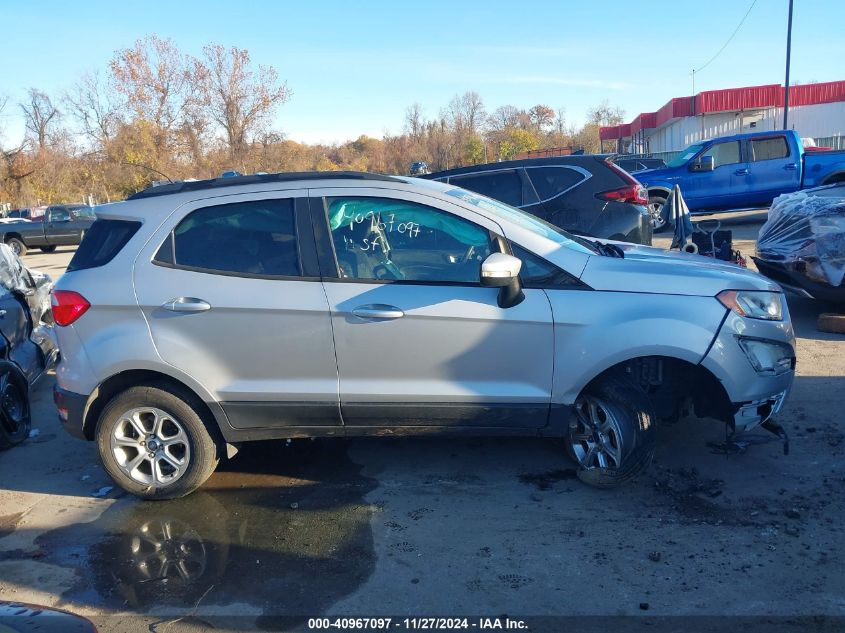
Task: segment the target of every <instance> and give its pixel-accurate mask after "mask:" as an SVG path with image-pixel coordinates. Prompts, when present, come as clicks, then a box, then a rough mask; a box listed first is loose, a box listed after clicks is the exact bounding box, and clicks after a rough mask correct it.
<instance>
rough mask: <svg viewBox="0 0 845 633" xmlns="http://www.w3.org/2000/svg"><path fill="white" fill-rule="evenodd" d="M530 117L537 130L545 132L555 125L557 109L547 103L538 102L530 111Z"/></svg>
mask: <svg viewBox="0 0 845 633" xmlns="http://www.w3.org/2000/svg"><path fill="white" fill-rule="evenodd" d="M528 119H529V120H530V121H531V125H532V126H533V127H534V128H535V129H536V131H537V132H540V133H543V134H545V133H547V132H549V131H550V130H551V129H552V128H553V126H554V122H555V111H554V110H552V109H551V108H550V107H549V106H547V105H543V104H537V105H535V106H534V107H533V108H531V109H530V110H529V111H528Z"/></svg>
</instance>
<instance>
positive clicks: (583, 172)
mask: <svg viewBox="0 0 845 633" xmlns="http://www.w3.org/2000/svg"><path fill="white" fill-rule="evenodd" d="M548 167H559V168H563V169H571V170H572V171H575V172H578V173H579V174H581V175H582V176H584V177H583V178H582V179H581V180H579V181H578V182H576V183H575V184H574V185H572V186H571V187H567V188H566V189H564V190H563V191H561V192H560V193H556V194H555V195H553V196H552V197H551V198H540V196H539V194H538V195H537V199H538V202H531V203H529V204H520V205H519V206H518V207H517V209H524V208H526V207H533V206H535V205H538V204H545V203H546V202H551V201H552V200H555V199H556V198H560V197H561V196H562V195H564V194H566V193H569V192H570V191H572V190H573V189H575V188H576V187H580V186H581V185H583V184H584V183H585V182H587V181H588V180H589V179H590V178H592V177H593V174H592V172H590V170H589V169H584V168H583V167H581V166H580V165H561V164H560V163H555V164H551V165H521V166H519V167H506V168H501V169H481V170H478V171H468V172H461V173H460V174H450V175H449V176H443V177H442V178H435V180H437V181H439V182H446V183H447V184H450V185H452V184H454V185H455V186H456V187H460V184H458V183H453V182H452V178H461V177H463V176H477V175H482V174H495V173H498V172H503V171H517V172H518V171H519V170H521V169H546V168H548ZM517 175H518V174H517ZM526 175H528V174H527V172H526ZM528 181H529V183H530V184H531V186H532V187H534V182H533V181H532V180H531V176H530V175H528ZM534 192H535V193H536V189H535V191H534ZM482 195H483V194H482Z"/></svg>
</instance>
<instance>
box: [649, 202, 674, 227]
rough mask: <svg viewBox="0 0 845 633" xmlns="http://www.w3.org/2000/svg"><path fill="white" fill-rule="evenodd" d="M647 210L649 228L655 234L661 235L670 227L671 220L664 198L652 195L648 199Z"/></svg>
mask: <svg viewBox="0 0 845 633" xmlns="http://www.w3.org/2000/svg"><path fill="white" fill-rule="evenodd" d="M648 210H649V213H651V227H652V229H653V230H654V232H655V233H662V232H663V231H666V230H668V229H670V228H671V227H672V220H671V218H670V217H669V216H668V212H669V209H668V208H667V206H666V198H664V197H663V196H658V195H653V196H649V198H648Z"/></svg>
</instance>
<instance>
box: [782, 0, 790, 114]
mask: <svg viewBox="0 0 845 633" xmlns="http://www.w3.org/2000/svg"><path fill="white" fill-rule="evenodd" d="M791 55H792V0H789V21H788V22H787V26H786V81H785V82H784V84H785V85H784V87H783V129H784V130H788V129H789V127H788V125H789V58H790V56H791Z"/></svg>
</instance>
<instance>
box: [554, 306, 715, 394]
mask: <svg viewBox="0 0 845 633" xmlns="http://www.w3.org/2000/svg"><path fill="white" fill-rule="evenodd" d="M547 294H548V296H549V300H550V302H551V304H552V312H553V316H554V320H555V369H554V379H553V387H552V390H553V391H552V401H553V402H554V403H559V404H572V403H574V402H575V399H576V398H577V397H578V394H580V393H581V391H582V390H583V389H584V387H586V386H587V385H588V384H589V383H590V381H592V380H593V379H594V378H595V377H596V376H598V375H599V374H601V373H602V372H604V371H606V370H607V369H610V368H611V367H614V366H616V365H619V364H620V363H624V362H626V361H629V360H632V359H634V358H641V357H644V356H663V357H668V358H677V359H679V360H683V361H686V362H688V363H691V364H694V365H697V364H699V363H700V362H701V361H702V359H703V358H704V356H705V354H706V353H707V351H708V350H709V349H710V346H711V344H712V342H713V340H714V339H715V337H716V334H717V333H718V331H719V328H720V326H721V324H722V321H723V319H724V317H725V313H726V310H725V308H724V307H723V306H721V305H720V304H719V302H718V301H716V300H715V299H713V297H698V296H680V295H663V294H649V293H635V292H603V291H575V290H550V291H547Z"/></svg>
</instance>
